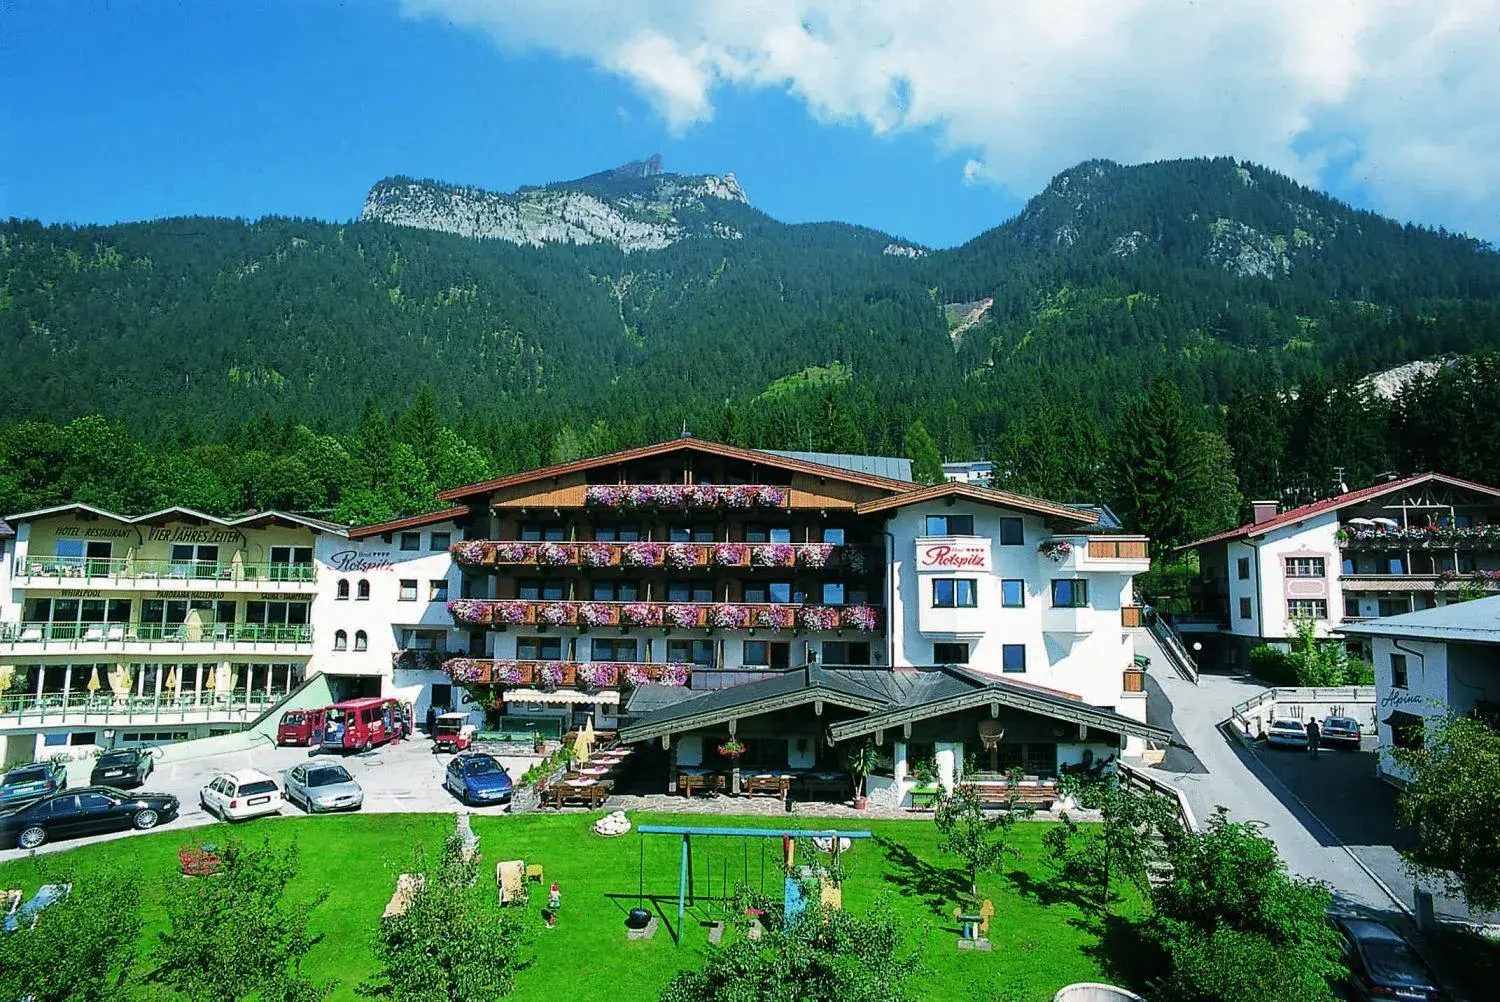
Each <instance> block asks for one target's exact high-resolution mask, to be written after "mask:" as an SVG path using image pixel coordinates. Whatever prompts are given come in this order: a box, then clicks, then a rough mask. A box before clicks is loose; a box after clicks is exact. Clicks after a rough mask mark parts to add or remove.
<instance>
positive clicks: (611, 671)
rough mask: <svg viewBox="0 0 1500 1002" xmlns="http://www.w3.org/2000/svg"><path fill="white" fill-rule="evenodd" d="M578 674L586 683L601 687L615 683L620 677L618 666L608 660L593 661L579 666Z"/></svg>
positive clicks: (597, 687)
mask: <svg viewBox="0 0 1500 1002" xmlns="http://www.w3.org/2000/svg"><path fill="white" fill-rule="evenodd" d="M579 674H580V675H581V676H582V678H583V681H584V683H585V684H586V685H591V686H593V687H595V688H596V689H602V688H604V687H605V686H607V685H614V684H615V681H616V680H617V679H618V678H619V677H620V666H619V665H616V664H611V663H610V662H608V661H595V662H592V663H590V664H586V665H583V666H582V667H580V668H579Z"/></svg>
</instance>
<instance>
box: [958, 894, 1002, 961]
mask: <svg viewBox="0 0 1500 1002" xmlns="http://www.w3.org/2000/svg"><path fill="white" fill-rule="evenodd" d="M953 917H954V918H955V919H957V920H958V927H959V932H958V948H959V949H960V950H988V949H989V948H990V919H992V918H994V917H995V906H994V904H993V903H992V902H991V901H990V899H989V898H985V899H984V904H982V905H980V906H979V911H977V912H965V911H964V910H963V908H955V909H953Z"/></svg>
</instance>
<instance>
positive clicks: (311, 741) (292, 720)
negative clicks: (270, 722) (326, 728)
mask: <svg viewBox="0 0 1500 1002" xmlns="http://www.w3.org/2000/svg"><path fill="white" fill-rule="evenodd" d="M322 730H323V711H322V710H321V709H317V710H287V711H286V712H285V713H283V714H282V715H281V723H279V724H277V725H276V743H277V744H278V745H299V746H301V745H315V744H317V743H318V741H319V740H320V739H321V737H320V735H321V732H322Z"/></svg>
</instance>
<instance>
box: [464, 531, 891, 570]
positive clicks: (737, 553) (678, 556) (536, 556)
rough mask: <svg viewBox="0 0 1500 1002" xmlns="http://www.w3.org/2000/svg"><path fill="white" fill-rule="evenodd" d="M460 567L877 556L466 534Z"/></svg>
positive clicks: (834, 562)
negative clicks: (487, 537)
mask: <svg viewBox="0 0 1500 1002" xmlns="http://www.w3.org/2000/svg"><path fill="white" fill-rule="evenodd" d="M452 551H453V558H454V559H455V560H456V561H457V562H458V563H459V564H461V565H462V566H465V567H581V568H605V567H626V568H652V567H664V568H666V569H668V570H674V571H675V570H690V569H693V568H698V567H718V568H741V567H749V568H756V567H765V568H791V567H800V568H804V569H821V568H838V569H840V570H847V571H852V572H854V573H856V574H859V573H864V572H866V571H867V570H868V569H870V568H871V567H874V566H878V565H879V563H880V561H879V558H878V555H877V554H875V553H872V552H871V551H868V550H867V549H866V548H864V547H858V546H837V545H834V544H833V543H734V542H716V543H662V542H653V541H637V542H628V543H621V542H606V541H602V540H598V541H585V542H570V543H556V542H544V543H536V542H522V541H519V540H485V539H466V540H464V541H463V542H461V543H455V544H453V547H452Z"/></svg>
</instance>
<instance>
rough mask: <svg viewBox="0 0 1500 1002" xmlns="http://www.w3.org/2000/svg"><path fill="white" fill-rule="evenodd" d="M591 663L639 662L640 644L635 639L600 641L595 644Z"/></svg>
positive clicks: (590, 656)
mask: <svg viewBox="0 0 1500 1002" xmlns="http://www.w3.org/2000/svg"><path fill="white" fill-rule="evenodd" d="M589 659H590V660H591V661H639V660H640V659H641V655H640V644H639V641H637V640H635V639H634V638H633V637H632V638H629V639H613V638H612V639H607V640H606V639H598V640H595V641H594V642H593V651H592V653H591V654H590V655H589Z"/></svg>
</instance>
